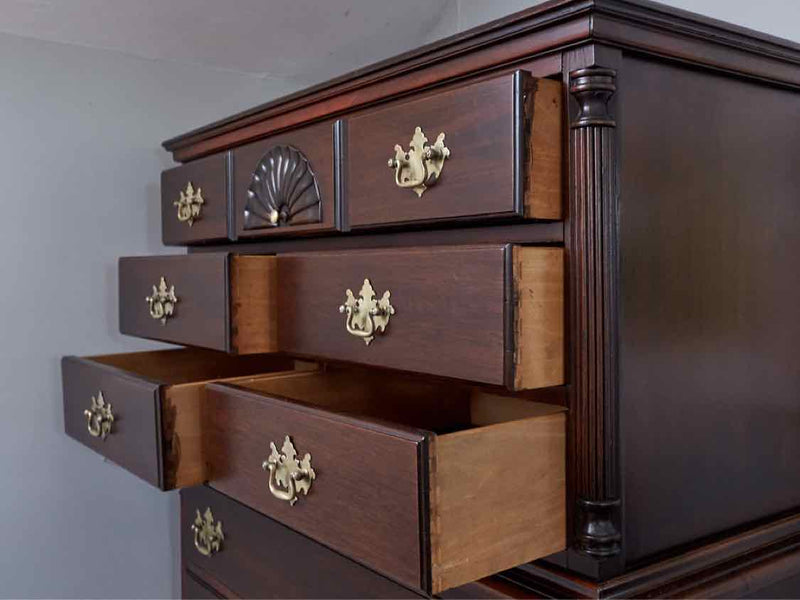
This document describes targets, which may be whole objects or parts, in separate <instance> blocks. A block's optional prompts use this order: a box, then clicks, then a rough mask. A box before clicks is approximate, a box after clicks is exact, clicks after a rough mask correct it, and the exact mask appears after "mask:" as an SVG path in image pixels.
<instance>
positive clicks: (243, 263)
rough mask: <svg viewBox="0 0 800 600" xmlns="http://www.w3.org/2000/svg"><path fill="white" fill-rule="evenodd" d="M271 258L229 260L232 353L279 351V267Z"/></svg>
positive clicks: (257, 257) (232, 257)
mask: <svg viewBox="0 0 800 600" xmlns="http://www.w3.org/2000/svg"><path fill="white" fill-rule="evenodd" d="M277 260H278V259H277V258H276V257H274V256H240V255H233V256H231V259H230V311H231V314H230V319H231V330H230V336H231V337H230V339H231V350H232V351H233V352H234V353H236V354H255V353H259V352H277V351H278V309H277V301H278V263H277Z"/></svg>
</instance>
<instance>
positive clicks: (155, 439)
mask: <svg viewBox="0 0 800 600" xmlns="http://www.w3.org/2000/svg"><path fill="white" fill-rule="evenodd" d="M294 365H295V363H294V361H292V360H290V359H287V358H283V357H277V356H248V357H242V358H233V357H230V356H228V355H226V354H222V353H219V352H210V351H207V350H184V349H181V350H161V351H156V352H134V353H130V354H109V355H105V356H92V357H85V358H80V357H77V356H67V357H65V358H64V359H63V360H62V363H61V374H62V378H63V387H64V429H65V430H66V433H67V435H69V436H70V437H72V438H74V439H76V440H77V441H79V442H80V443H82V444H83V445H85V446H88V447H89V448H91V449H92V450H95V451H96V452H99V453H100V454H102V455H103V456H105V457H106V458H108V459H109V460H111V461H113V462H115V463H117V464H118V465H120V466H121V467H123V468H124V469H126V470H128V471H130V472H131V473H133V474H134V475H138V476H139V477H141V478H142V479H144V480H145V481H147V482H148V483H151V484H152V485H154V486H156V487H159V488H161V489H162V490H167V489H172V488H178V487H184V486H190V485H197V484H199V483H202V482H203V481H204V480H205V462H204V461H203V457H202V444H201V432H202V423H201V413H200V405H201V403H202V401H203V397H204V396H205V384H206V383H207V382H209V381H214V380H226V381H240V380H241V379H242V378H244V379H245V380H246V379H247V378H248V377H252V376H253V375H256V374H264V373H267V372H271V371H284V370H291V369H292V368H293V367H294Z"/></svg>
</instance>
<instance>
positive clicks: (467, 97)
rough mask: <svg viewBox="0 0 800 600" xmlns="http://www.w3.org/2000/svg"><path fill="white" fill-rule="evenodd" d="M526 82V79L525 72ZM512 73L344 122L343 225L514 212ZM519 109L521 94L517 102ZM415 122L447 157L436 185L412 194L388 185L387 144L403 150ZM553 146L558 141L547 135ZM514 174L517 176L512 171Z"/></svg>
mask: <svg viewBox="0 0 800 600" xmlns="http://www.w3.org/2000/svg"><path fill="white" fill-rule="evenodd" d="M525 79H526V80H527V79H528V78H527V77H525ZM517 92H519V93H521V90H516V89H515V81H514V75H513V74H508V75H503V76H500V77H497V78H495V79H491V80H488V81H484V82H481V83H476V84H472V85H467V86H462V87H457V88H455V89H451V90H448V91H444V92H441V91H439V92H436V93H433V94H426V95H425V96H424V97H412V98H408V99H402V100H398V101H396V102H392V103H391V104H388V105H386V106H385V107H381V108H379V109H377V110H373V111H368V112H363V113H361V114H358V115H356V116H354V117H351V118H349V119H348V121H347V154H346V169H347V178H346V181H347V184H346V190H347V191H346V197H347V210H348V213H349V215H350V221H349V224H350V227H352V228H354V229H355V228H358V227H364V226H369V225H376V224H388V223H402V222H413V221H433V220H441V219H448V218H454V217H476V216H482V217H484V218H489V217H493V216H494V217H509V216H521V211H522V206H521V197H519V196H516V195H515V187H514V177H515V175H517V174H516V173H515V151H521V152H524V148H520V149H517V148H515V144H514V133H515V128H516V127H517V126H522V123H517V122H515V118H519V119H522V118H523V117H522V115H519V114H516V112H515V102H516V101H517V100H516V97H515V96H516V93H517ZM519 104H520V106H521V104H522V102H521V99H520V100H519ZM416 127H422V131H423V132H424V134H425V136H426V137H427V138H428V143H429V144H431V145H432V144H433V143H434V142H435V141H436V137H437V136H438V135H439V134H440V133H444V134H445V139H444V142H445V146H447V148H448V149H449V150H450V153H451V154H450V158H448V159H446V160H445V162H444V168H443V170H442V174H441V177H440V179H439V181H438V182H437V184H436V185H435V186H433V187H430V188H428V189H427V190H425V192H424V193H423V195H422V197H418V196H417V194H416V193H415V192H414V190H412V189H410V188H400V187H398V186H397V185H396V183H395V173H394V169H390V168H387V166H386V163H387V160H388V159H390V158H394V156H395V152H394V146H395V145H396V144H397V145H400V146H401V147H402V148H403V149H404V150H406V151H408V150H409V142H410V141H411V137H412V135H413V134H414V129H415V128H416ZM555 142H556V143H558V140H555ZM519 175H521V174H519Z"/></svg>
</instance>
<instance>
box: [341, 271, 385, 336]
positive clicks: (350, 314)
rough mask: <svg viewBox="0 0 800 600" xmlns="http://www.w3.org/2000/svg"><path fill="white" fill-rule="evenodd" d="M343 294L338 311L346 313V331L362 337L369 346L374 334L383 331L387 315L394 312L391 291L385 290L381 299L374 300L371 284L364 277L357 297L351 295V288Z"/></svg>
mask: <svg viewBox="0 0 800 600" xmlns="http://www.w3.org/2000/svg"><path fill="white" fill-rule="evenodd" d="M345 296H346V298H345V301H344V304H342V305H341V306H340V307H339V312H340V313H347V320H346V321H345V328H346V329H347V333H349V334H350V335H354V336H356V337H358V338H361V339H363V340H364V343H365V344H366V345H367V346H369V344H370V342H371V341H372V340H373V339H374V338H375V335H376V334H378V333H383V331H384V330H385V329H386V326H387V325H388V324H389V317H391V316H392V315H393V314H394V313H395V310H394V307H393V306H392V305H391V304H390V303H389V296H391V292H390V291H389V290H386V291H385V292H383V296H382V297H381V299H380V300H376V299H375V290H374V289H373V288H372V284H371V283H370V281H369V279H365V280H364V285H362V286H361V291H360V292H359V294H358V298H356V297H355V296H353V292H352V291H351V290H346V291H345Z"/></svg>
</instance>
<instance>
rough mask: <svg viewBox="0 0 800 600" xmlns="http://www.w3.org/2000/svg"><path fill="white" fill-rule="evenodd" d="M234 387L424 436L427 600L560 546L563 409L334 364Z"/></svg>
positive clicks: (490, 391) (562, 534) (448, 383)
mask: <svg viewBox="0 0 800 600" xmlns="http://www.w3.org/2000/svg"><path fill="white" fill-rule="evenodd" d="M235 385H236V386H237V387H240V388H245V389H247V390H249V391H254V392H257V393H259V394H262V395H265V396H269V397H277V398H278V399H285V400H290V401H291V402H292V403H293V404H300V405H310V406H313V407H317V408H322V409H324V410H325V411H327V412H329V413H337V414H343V415H345V416H347V417H351V418H352V417H356V418H358V419H359V420H360V421H362V422H378V423H380V422H383V423H388V424H390V425H392V426H397V425H403V426H406V427H410V428H413V429H417V430H423V431H424V432H429V433H425V434H424V435H425V438H426V440H427V448H428V449H427V459H422V460H423V461H425V462H424V464H423V465H421V466H422V467H423V469H424V470H425V471H427V473H428V477H427V479H428V481H427V482H421V484H422V485H424V486H425V487H426V490H427V493H426V494H425V496H426V497H427V501H426V502H427V508H426V509H425V510H424V511H423V514H422V515H421V518H422V522H423V523H427V525H423V527H425V528H427V531H428V532H429V533H428V539H429V544H430V548H429V563H428V566H427V568H426V569H425V572H426V573H427V576H424V577H423V582H424V581H427V582H428V583H423V584H422V586H423V588H426V589H427V590H428V591H431V592H432V593H438V592H439V591H442V590H445V589H448V588H451V587H454V586H457V585H461V584H463V583H466V582H469V581H473V580H475V579H478V578H480V577H485V576H487V575H490V574H493V573H496V572H498V571H501V570H504V569H508V568H511V567H513V566H516V565H519V564H522V563H524V562H528V561H531V560H535V559H538V558H541V557H543V556H547V555H550V554H552V553H555V552H558V551H560V550H563V549H564V547H565V543H566V511H565V481H566V476H565V472H566V466H565V464H566V458H565V456H566V454H565V453H566V449H565V436H566V433H565V428H566V418H565V409H564V407H563V406H560V405H558V404H550V403H546V402H538V401H536V400H535V398H536V395H535V394H534V393H528V394H527V396H528V397H520V396H512V395H510V394H509V393H508V392H502V391H497V389H496V388H480V387H474V386H470V385H466V384H463V385H462V384H454V383H453V382H451V381H444V380H429V379H423V378H419V377H418V376H411V375H398V374H393V373H384V372H380V371H376V370H371V371H367V370H360V369H353V368H341V367H334V368H331V367H328V368H326V369H324V370H320V371H317V372H313V373H295V374H292V375H289V376H277V375H276V376H267V377H263V378H255V379H251V380H248V381H246V382H237V383H236V384H235ZM543 398H547V396H543ZM476 540H477V541H478V543H476Z"/></svg>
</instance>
